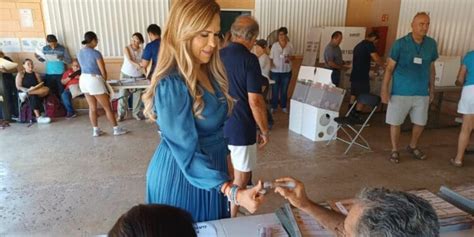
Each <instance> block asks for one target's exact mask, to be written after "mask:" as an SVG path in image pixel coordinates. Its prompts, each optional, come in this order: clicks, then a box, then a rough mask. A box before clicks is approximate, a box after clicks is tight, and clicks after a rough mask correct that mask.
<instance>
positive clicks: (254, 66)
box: [220, 16, 269, 217]
mask: <svg viewBox="0 0 474 237" xmlns="http://www.w3.org/2000/svg"><path fill="white" fill-rule="evenodd" d="M231 33H232V40H231V43H230V44H229V45H228V46H227V47H226V48H223V49H221V51H220V55H221V58H222V62H223V63H224V66H225V69H226V72H227V77H228V80H229V94H230V95H231V96H232V97H233V98H234V99H235V100H236V102H235V105H234V109H233V111H232V115H231V116H230V117H229V119H228V120H227V121H226V122H225V125H224V136H225V137H226V138H227V139H228V148H229V150H230V157H231V159H232V165H233V167H234V184H235V185H238V186H240V187H241V188H245V186H246V185H247V183H248V181H249V179H250V177H251V174H252V173H251V172H252V170H253V169H255V167H256V165H257V144H256V143H257V140H258V142H259V147H260V148H261V147H263V146H265V144H266V143H267V142H268V135H269V133H268V132H269V130H268V125H267V116H266V115H267V114H266V109H265V100H264V99H263V96H262V72H261V70H260V64H259V62H258V58H257V56H255V55H254V54H252V53H251V52H250V49H251V48H252V47H253V46H254V44H255V41H256V38H257V35H258V23H257V21H256V20H255V19H254V18H253V17H251V16H240V17H237V19H236V20H235V21H234V23H233V24H232V26H231ZM257 126H258V127H259V128H260V134H259V135H258V139H257ZM237 210H238V208H237V207H236V206H235V205H233V206H232V208H231V216H232V217H235V216H236V215H237Z"/></svg>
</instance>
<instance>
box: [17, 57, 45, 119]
mask: <svg viewBox="0 0 474 237" xmlns="http://www.w3.org/2000/svg"><path fill="white" fill-rule="evenodd" d="M23 68H24V69H25V70H24V71H21V72H19V73H18V74H17V75H16V88H17V89H18V90H19V91H21V92H23V93H20V95H19V97H20V100H21V101H24V100H25V98H26V97H28V103H29V104H30V108H31V109H32V110H33V113H34V115H35V117H36V121H37V122H38V123H50V122H51V119H50V118H49V117H45V116H42V115H41V111H42V110H43V98H44V97H46V96H47V95H48V94H49V88H48V87H46V86H44V85H42V84H43V82H42V80H41V77H40V75H39V74H38V73H36V72H34V71H33V68H34V65H33V61H32V60H31V59H28V58H27V59H25V61H23Z"/></svg>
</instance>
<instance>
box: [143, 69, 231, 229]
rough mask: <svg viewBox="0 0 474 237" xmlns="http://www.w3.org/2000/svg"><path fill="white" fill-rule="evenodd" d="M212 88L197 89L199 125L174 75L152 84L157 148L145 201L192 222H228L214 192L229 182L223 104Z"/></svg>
mask: <svg viewBox="0 0 474 237" xmlns="http://www.w3.org/2000/svg"><path fill="white" fill-rule="evenodd" d="M211 81H212V80H211ZM212 84H213V86H214V90H215V94H212V93H210V92H208V91H206V90H205V89H203V88H201V89H202V90H203V91H204V94H203V100H204V103H205V106H204V110H203V112H202V113H201V115H202V116H203V118H202V119H200V118H196V117H195V116H194V115H193V113H192V104H193V101H192V98H191V95H190V94H189V91H188V88H187V87H186V84H185V82H184V81H183V79H181V76H180V75H179V74H177V73H172V74H170V75H168V76H167V77H165V78H163V79H162V80H161V81H160V82H159V83H158V86H157V87H156V91H155V98H154V105H155V111H156V113H157V116H158V119H157V124H158V125H159V126H160V129H161V143H160V145H159V146H158V148H157V150H156V151H155V154H154V155H153V158H152V159H151V161H150V164H149V166H148V171H147V175H146V185H147V187H146V188H147V193H146V199H147V200H146V201H147V203H157V204H167V205H171V206H175V207H180V208H182V209H184V210H186V211H188V212H189V213H191V215H192V216H193V218H194V221H197V222H200V221H210V220H217V219H221V218H227V217H229V216H230V214H229V211H228V202H227V198H226V197H225V196H224V195H223V194H222V193H221V192H220V190H219V186H220V185H221V184H222V183H224V182H226V181H228V180H229V176H228V173H227V154H228V149H227V144H226V142H225V140H224V135H223V126H224V121H225V120H226V119H227V101H226V100H225V97H224V95H223V94H222V92H221V91H220V89H219V87H218V86H217V85H216V83H215V82H212Z"/></svg>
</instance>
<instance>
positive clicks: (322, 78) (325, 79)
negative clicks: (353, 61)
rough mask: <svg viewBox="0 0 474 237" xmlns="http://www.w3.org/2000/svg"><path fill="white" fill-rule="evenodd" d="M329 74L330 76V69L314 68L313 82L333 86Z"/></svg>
mask: <svg viewBox="0 0 474 237" xmlns="http://www.w3.org/2000/svg"><path fill="white" fill-rule="evenodd" d="M331 74H332V70H331V69H326V68H321V67H318V68H316V75H315V82H320V83H323V84H328V85H334V84H333V83H332V80H331Z"/></svg>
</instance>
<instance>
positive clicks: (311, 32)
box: [302, 26, 366, 66]
mask: <svg viewBox="0 0 474 237" xmlns="http://www.w3.org/2000/svg"><path fill="white" fill-rule="evenodd" d="M335 31H341V32H342V36H343V39H342V42H341V45H340V46H339V47H341V51H342V58H343V60H344V61H352V56H353V50H354V47H355V46H356V45H357V44H358V43H360V41H362V40H363V39H365V31H366V29H365V27H342V26H341V27H311V28H309V29H308V31H307V32H308V33H307V34H306V39H305V42H304V45H305V46H304V53H303V62H302V65H304V66H315V65H316V63H324V49H325V48H326V45H328V43H329V41H330V40H331V35H332V33H334V32H335Z"/></svg>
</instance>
